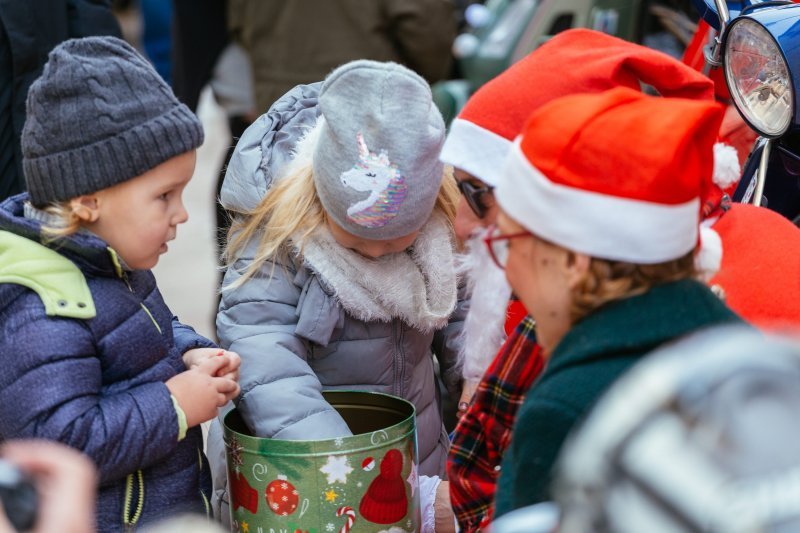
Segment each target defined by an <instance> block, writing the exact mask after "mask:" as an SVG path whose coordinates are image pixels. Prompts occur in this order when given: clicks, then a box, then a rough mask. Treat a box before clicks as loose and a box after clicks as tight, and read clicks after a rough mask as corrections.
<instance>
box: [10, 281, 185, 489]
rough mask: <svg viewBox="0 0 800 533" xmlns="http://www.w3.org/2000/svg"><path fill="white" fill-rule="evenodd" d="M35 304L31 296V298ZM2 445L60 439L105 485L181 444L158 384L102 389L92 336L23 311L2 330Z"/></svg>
mask: <svg viewBox="0 0 800 533" xmlns="http://www.w3.org/2000/svg"><path fill="white" fill-rule="evenodd" d="M32 298H36V297H35V296H33V297H32ZM0 357H1V358H2V361H3V372H0V440H5V439H10V438H43V439H50V440H57V441H60V442H62V443H64V444H67V445H69V446H72V447H73V448H76V449H78V450H80V451H82V452H83V453H85V454H86V455H88V456H89V457H90V458H91V459H92V460H94V462H95V463H96V465H97V466H98V469H99V472H100V482H101V484H105V483H108V482H112V481H115V480H118V479H121V478H123V477H124V476H125V475H127V474H129V473H131V472H133V471H135V470H137V469H141V468H147V467H148V466H150V465H152V464H154V463H156V462H158V461H160V460H161V459H163V458H164V457H165V456H167V455H168V454H170V453H171V452H172V451H173V450H174V449H175V447H176V446H177V445H178V421H177V415H176V413H175V408H174V407H173V404H172V400H171V399H170V395H169V390H168V389H167V387H166V385H165V384H164V383H162V382H149V383H143V384H141V385H138V386H134V387H130V388H125V389H124V390H119V391H109V390H108V389H106V390H104V389H103V386H102V385H103V384H102V369H101V363H100V359H99V358H98V357H97V355H96V351H95V345H94V340H93V337H92V334H91V333H90V332H89V330H88V329H87V328H86V325H85V324H84V323H83V322H82V321H79V320H73V319H67V318H54V317H47V316H45V315H44V313H43V311H39V312H38V313H32V312H22V313H19V314H17V315H13V316H12V317H11V318H7V319H6V320H5V323H3V324H2V328H0Z"/></svg>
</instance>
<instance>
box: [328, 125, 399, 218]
mask: <svg viewBox="0 0 800 533" xmlns="http://www.w3.org/2000/svg"><path fill="white" fill-rule="evenodd" d="M357 140H358V162H357V163H356V164H355V165H353V168H351V169H350V170H348V171H347V172H343V173H342V175H341V176H340V178H339V179H341V181H342V184H343V185H344V186H345V187H350V188H351V189H355V190H357V191H359V192H368V193H369V196H368V197H367V198H365V199H364V200H360V201H358V202H356V203H354V204H353V205H351V206H350V207H349V208H348V209H347V218H348V220H350V221H351V222H354V223H355V224H358V225H359V226H364V227H366V228H380V227H383V226H385V225H386V224H388V223H389V221H390V220H391V219H393V218H394V217H395V216H397V212H398V211H399V210H400V204H402V203H403V200H405V199H406V194H408V185H406V180H405V178H404V177H403V175H402V174H401V173H400V170H399V169H398V168H397V165H395V164H393V163H392V162H391V161H389V155H388V154H387V152H386V150H381V151H380V153H379V154H375V153H374V152H370V151H369V148H367V143H366V142H365V141H364V136H363V135H362V134H361V133H359V134H358V136H357Z"/></svg>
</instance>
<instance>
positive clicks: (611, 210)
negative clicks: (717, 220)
mask: <svg viewBox="0 0 800 533" xmlns="http://www.w3.org/2000/svg"><path fill="white" fill-rule="evenodd" d="M722 117H723V108H722V107H721V106H720V105H718V104H716V103H713V102H705V101H703V102H701V101H692V100H687V99H672V98H658V97H649V96H644V95H642V94H641V93H640V92H638V91H633V90H630V89H627V88H619V89H613V90H611V91H608V92H605V93H601V94H593V95H588V94H587V95H575V96H567V97H564V98H560V99H558V100H555V101H553V102H551V103H550V104H547V105H545V106H543V107H542V108H541V109H540V110H539V111H537V112H535V113H534V114H533V115H532V116H531V117H530V119H529V120H528V123H527V125H526V127H525V129H524V130H523V133H522V136H521V138H520V139H519V140H518V141H517V143H516V144H515V146H514V148H513V149H512V150H511V153H510V154H509V156H508V158H507V161H506V167H505V169H504V170H503V172H502V176H501V178H500V179H499V180H498V184H497V188H496V191H495V195H496V198H497V201H498V204H499V206H500V213H499V215H498V221H497V222H498V223H497V228H495V229H494V230H493V231H492V234H491V235H490V236H489V237H487V239H486V242H487V244H488V246H489V247H490V250H491V253H492V256H493V257H494V259H495V261H496V262H497V264H498V266H500V267H501V268H504V269H505V272H506V277H507V278H508V281H509V283H510V284H511V286H512V287H513V289H514V292H515V293H516V294H517V295H518V296H519V298H520V299H521V300H522V302H523V303H524V304H525V306H526V308H527V309H528V311H529V313H530V314H531V316H532V317H533V318H534V319H535V320H536V328H537V337H538V341H539V343H540V344H541V346H542V349H543V351H544V354H545V357H546V358H547V366H546V368H545V371H544V372H543V374H542V375H541V376H540V377H539V379H538V380H537V381H536V382H535V383H534V385H533V386H532V387H531V389H530V390H529V391H528V393H527V395H526V397H525V400H524V402H523V404H522V406H521V407H520V410H519V412H518V416H517V422H516V425H515V426H514V433H513V437H512V439H511V444H510V445H509V448H508V449H507V450H506V454H505V457H504V459H503V463H502V471H501V474H500V479H499V482H498V487H497V493H496V500H495V504H496V515H497V516H500V515H503V514H505V513H507V512H509V511H511V510H513V509H516V508H519V507H523V506H526V505H530V504H533V503H537V502H541V501H546V500H549V499H551V496H552V495H551V492H550V489H551V475H552V468H553V463H554V462H555V460H556V457H557V456H558V453H559V450H560V449H561V446H562V444H563V442H564V439H565V438H566V436H567V434H568V433H569V432H570V430H572V429H573V427H574V426H575V425H576V424H577V423H579V422H580V421H581V419H582V418H583V417H584V416H585V415H586V414H587V412H588V411H589V409H590V408H591V407H592V405H593V404H594V403H595V401H596V400H597V399H598V397H599V396H600V395H601V394H602V393H603V392H604V391H605V390H606V389H607V388H608V387H609V386H610V385H611V384H612V383H613V382H614V381H615V380H616V379H617V378H618V377H619V376H620V375H622V374H623V373H624V372H625V371H626V370H627V369H628V368H629V367H630V366H631V365H633V364H634V363H636V362H637V361H639V360H640V359H641V358H642V357H644V356H645V355H646V354H647V353H648V352H650V351H651V350H653V349H654V348H656V347H657V346H659V345H661V344H664V343H665V342H669V341H671V340H673V339H676V338H678V337H681V336H683V335H685V334H687V333H690V332H693V331H695V330H697V329H700V328H704V327H707V326H711V325H715V324H720V323H726V322H739V321H740V319H739V318H738V317H737V316H736V315H735V314H734V313H733V312H732V311H731V310H729V309H728V308H727V307H726V306H725V304H724V303H722V301H720V300H719V299H718V298H717V297H716V296H715V295H714V294H713V293H712V292H711V290H710V289H708V288H707V286H706V285H704V284H703V283H701V282H700V281H697V278H698V270H697V268H696V266H695V254H696V251H697V249H698V245H699V243H700V240H701V239H700V231H699V222H700V198H701V195H702V193H703V191H704V190H706V189H707V188H708V187H710V186H711V184H712V173H713V165H714V164H713V161H714V144H715V140H716V137H717V132H718V131H719V125H720V122H721V120H722ZM702 241H704V242H705V241H710V239H709V238H708V237H705V238H703V239H702Z"/></svg>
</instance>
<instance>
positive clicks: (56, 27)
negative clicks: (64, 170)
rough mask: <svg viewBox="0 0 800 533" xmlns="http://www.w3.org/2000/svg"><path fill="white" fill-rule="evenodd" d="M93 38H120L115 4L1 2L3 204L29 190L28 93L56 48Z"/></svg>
mask: <svg viewBox="0 0 800 533" xmlns="http://www.w3.org/2000/svg"><path fill="white" fill-rule="evenodd" d="M90 35H113V36H115V37H119V36H120V29H119V24H117V20H116V19H115V18H114V15H113V13H112V12H111V0H34V1H26V2H20V1H19V0H0V200H3V199H5V198H8V197H9V196H13V195H15V194H17V193H20V192H22V191H24V190H25V179H24V177H23V175H22V152H21V151H20V144H19V139H20V135H21V134H22V125H23V124H24V123H25V99H26V98H27V95H28V88H29V87H30V85H31V83H33V80H35V79H36V78H38V77H39V75H40V74H41V73H42V67H43V66H44V64H45V62H46V61H47V54H49V53H50V50H52V49H53V48H55V46H56V45H57V44H59V43H61V42H62V41H66V40H67V39H71V38H73V37H87V36H90Z"/></svg>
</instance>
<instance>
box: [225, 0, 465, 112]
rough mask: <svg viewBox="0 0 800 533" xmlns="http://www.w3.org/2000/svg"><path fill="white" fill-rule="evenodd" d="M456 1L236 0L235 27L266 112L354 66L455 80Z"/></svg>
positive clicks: (232, 6)
mask: <svg viewBox="0 0 800 533" xmlns="http://www.w3.org/2000/svg"><path fill="white" fill-rule="evenodd" d="M456 24H457V17H456V9H455V4H454V3H453V2H452V0H371V1H369V2H365V1H364V0H293V1H292V2H286V1H285V0H230V1H229V3H228V25H229V29H230V31H231V32H232V35H233V37H234V39H235V40H236V41H237V42H239V43H240V44H241V45H242V46H243V47H244V49H245V51H246V52H247V53H248V55H249V57H250V60H251V62H252V67H253V79H254V88H255V95H256V108H257V110H258V111H259V112H260V113H263V112H265V111H266V110H267V109H268V108H269V107H270V106H271V105H272V103H273V102H275V101H276V100H277V99H278V98H280V97H281V96H282V95H283V94H284V93H286V92H287V91H288V90H289V89H291V88H292V87H294V86H295V85H299V84H307V83H312V82H316V81H320V80H322V79H323V78H325V76H326V75H327V74H328V73H330V72H331V71H332V70H333V69H334V68H336V67H337V66H339V65H341V64H343V63H346V62H348V61H351V60H354V59H374V60H376V61H395V62H398V63H402V64H403V65H405V66H407V67H409V68H410V69H412V70H414V71H416V72H417V73H418V74H420V75H421V76H422V77H424V78H425V79H426V80H427V81H428V82H429V83H431V82H434V81H437V80H440V79H442V78H444V77H446V76H447V75H448V74H449V73H450V63H451V59H452V57H451V52H450V47H451V45H452V43H453V39H454V38H455V34H456Z"/></svg>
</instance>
